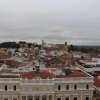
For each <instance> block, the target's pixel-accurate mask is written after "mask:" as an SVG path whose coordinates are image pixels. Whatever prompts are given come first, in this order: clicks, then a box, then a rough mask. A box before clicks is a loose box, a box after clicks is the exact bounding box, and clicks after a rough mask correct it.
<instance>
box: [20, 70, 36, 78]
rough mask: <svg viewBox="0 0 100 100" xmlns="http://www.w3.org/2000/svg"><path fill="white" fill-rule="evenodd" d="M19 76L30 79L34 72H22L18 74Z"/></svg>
mask: <svg viewBox="0 0 100 100" xmlns="http://www.w3.org/2000/svg"><path fill="white" fill-rule="evenodd" d="M20 77H21V78H28V79H32V78H33V77H35V72H26V73H22V74H21V75H20Z"/></svg>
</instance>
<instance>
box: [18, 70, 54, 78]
mask: <svg viewBox="0 0 100 100" xmlns="http://www.w3.org/2000/svg"><path fill="white" fill-rule="evenodd" d="M20 77H21V78H28V79H32V78H33V77H35V72H26V73H22V74H21V75H20ZM40 77H41V78H42V79H47V78H53V77H54V74H53V73H50V72H48V71H46V70H43V71H41V72H40Z"/></svg>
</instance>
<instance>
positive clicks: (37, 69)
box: [35, 61, 40, 78]
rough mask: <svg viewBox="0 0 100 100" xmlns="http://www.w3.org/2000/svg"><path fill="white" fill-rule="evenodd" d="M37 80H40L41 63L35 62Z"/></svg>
mask: <svg viewBox="0 0 100 100" xmlns="http://www.w3.org/2000/svg"><path fill="white" fill-rule="evenodd" d="M35 78H40V65H39V62H38V61H36V62H35Z"/></svg>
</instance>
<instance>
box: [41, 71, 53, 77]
mask: <svg viewBox="0 0 100 100" xmlns="http://www.w3.org/2000/svg"><path fill="white" fill-rule="evenodd" d="M40 77H41V78H43V79H46V78H53V77H54V74H53V73H50V72H48V71H47V70H43V71H41V72H40Z"/></svg>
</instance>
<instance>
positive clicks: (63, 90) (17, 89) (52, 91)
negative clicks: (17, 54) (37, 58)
mask: <svg viewBox="0 0 100 100" xmlns="http://www.w3.org/2000/svg"><path fill="white" fill-rule="evenodd" d="M57 70H58V71H57ZM60 70H61V69H56V70H55V69H53V68H52V69H48V70H41V71H40V72H39V76H37V73H36V72H28V73H22V74H21V75H20V76H17V75H12V74H11V75H10V74H1V75H0V100H92V97H93V90H94V89H93V78H92V77H90V76H89V74H86V73H85V72H82V71H78V70H71V72H70V73H69V72H68V74H66V73H64V72H62V73H60V74H59V72H60ZM54 71H55V72H54ZM54 73H56V74H54Z"/></svg>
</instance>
